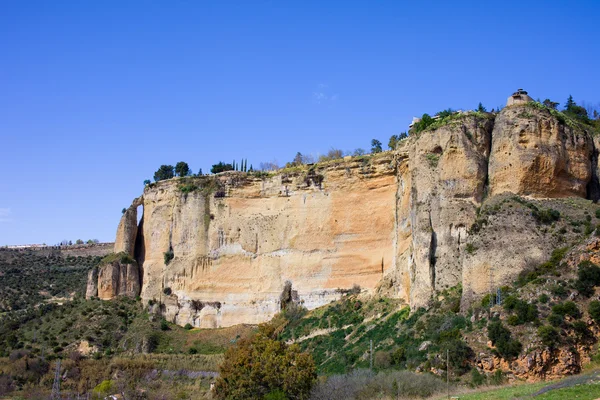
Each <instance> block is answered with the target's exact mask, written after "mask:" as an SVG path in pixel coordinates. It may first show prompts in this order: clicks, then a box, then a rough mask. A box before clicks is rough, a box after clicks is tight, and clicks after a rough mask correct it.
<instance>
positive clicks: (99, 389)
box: [94, 380, 115, 395]
mask: <svg viewBox="0 0 600 400" xmlns="http://www.w3.org/2000/svg"><path fill="white" fill-rule="evenodd" d="M114 387H115V384H114V382H113V381H111V380H104V381H102V382H101V383H100V384H99V385H98V386H96V387H95V388H94V393H98V394H104V395H107V394H110V393H112V391H113V390H114Z"/></svg>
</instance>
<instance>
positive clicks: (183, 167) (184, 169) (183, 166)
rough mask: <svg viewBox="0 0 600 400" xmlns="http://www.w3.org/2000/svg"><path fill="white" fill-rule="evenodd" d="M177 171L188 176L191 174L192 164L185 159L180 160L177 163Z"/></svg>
mask: <svg viewBox="0 0 600 400" xmlns="http://www.w3.org/2000/svg"><path fill="white" fill-rule="evenodd" d="M175 173H176V174H177V175H178V176H188V175H189V174H190V166H189V165H188V163H186V162H184V161H179V162H178V163H177V164H175Z"/></svg>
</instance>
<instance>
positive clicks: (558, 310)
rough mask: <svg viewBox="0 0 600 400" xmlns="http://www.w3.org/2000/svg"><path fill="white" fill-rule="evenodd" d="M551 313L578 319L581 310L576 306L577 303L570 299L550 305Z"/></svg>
mask: <svg viewBox="0 0 600 400" xmlns="http://www.w3.org/2000/svg"><path fill="white" fill-rule="evenodd" d="M552 313H554V314H558V315H561V316H563V317H564V316H567V315H568V316H570V317H572V318H575V319H578V318H581V312H580V311H579V308H578V307H577V304H575V303H573V302H572V301H566V302H564V303H562V304H561V303H559V304H556V305H554V306H553V307H552Z"/></svg>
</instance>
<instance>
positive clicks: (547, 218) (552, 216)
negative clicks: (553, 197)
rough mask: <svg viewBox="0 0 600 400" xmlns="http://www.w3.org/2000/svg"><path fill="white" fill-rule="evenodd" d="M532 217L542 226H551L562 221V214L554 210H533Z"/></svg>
mask: <svg viewBox="0 0 600 400" xmlns="http://www.w3.org/2000/svg"><path fill="white" fill-rule="evenodd" d="M531 215H533V217H534V218H535V219H536V220H538V221H539V222H541V223H542V224H551V223H552V222H554V221H558V220H559V219H560V212H559V211H557V210H554V209H552V208H548V209H542V210H539V209H538V210H533V211H532V212H531Z"/></svg>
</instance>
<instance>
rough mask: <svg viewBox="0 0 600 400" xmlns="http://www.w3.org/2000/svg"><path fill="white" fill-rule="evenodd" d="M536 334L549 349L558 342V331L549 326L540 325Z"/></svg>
mask: <svg viewBox="0 0 600 400" xmlns="http://www.w3.org/2000/svg"><path fill="white" fill-rule="evenodd" d="M538 336H539V337H540V339H541V341H542V344H543V345H544V346H546V347H549V348H551V349H552V348H554V347H555V346H556V345H557V344H558V343H559V342H560V336H559V334H558V331H557V330H556V329H555V328H553V327H551V326H547V325H542V326H540V327H539V328H538Z"/></svg>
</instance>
